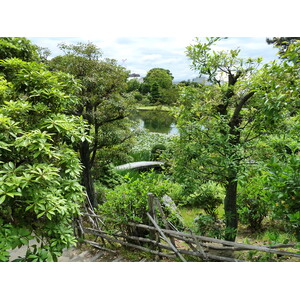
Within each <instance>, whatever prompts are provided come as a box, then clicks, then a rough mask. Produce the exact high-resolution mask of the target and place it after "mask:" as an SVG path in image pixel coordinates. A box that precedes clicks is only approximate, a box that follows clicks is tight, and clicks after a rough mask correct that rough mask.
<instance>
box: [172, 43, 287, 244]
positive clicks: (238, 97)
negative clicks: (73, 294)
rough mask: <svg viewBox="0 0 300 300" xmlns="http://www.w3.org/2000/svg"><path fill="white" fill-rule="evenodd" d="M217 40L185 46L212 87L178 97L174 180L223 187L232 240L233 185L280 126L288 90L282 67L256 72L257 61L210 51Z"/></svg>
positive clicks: (187, 90) (236, 53)
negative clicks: (259, 144) (259, 143)
mask: <svg viewBox="0 0 300 300" xmlns="http://www.w3.org/2000/svg"><path fill="white" fill-rule="evenodd" d="M219 40H220V39H219V38H208V39H207V40H206V42H202V41H201V40H200V39H197V41H196V44H195V45H191V46H189V47H187V55H188V57H189V58H190V59H191V61H192V66H193V69H194V70H196V71H198V72H199V73H200V76H201V75H207V76H208V79H209V81H210V82H211V85H206V86H203V87H202V88H200V89H199V88H198V89H195V88H192V87H186V88H184V89H183V91H182V93H181V95H182V96H181V100H180V104H181V105H180V106H179V109H178V112H177V118H178V127H179V130H180V137H179V141H178V145H179V146H178V148H177V151H179V153H178V155H175V156H174V160H175V170H176V171H177V174H178V176H180V177H184V178H185V181H186V182H187V183H188V184H190V182H191V181H194V182H195V180H197V179H198V182H199V180H200V181H202V182H203V181H208V180H213V181H216V182H219V183H222V184H223V185H224V187H225V190H226V196H225V199H224V210H225V220H226V234H225V238H226V239H227V240H235V237H236V231H237V226H238V214H237V206H236V200H237V186H238V181H239V178H240V176H242V175H243V172H244V170H245V169H246V168H247V162H248V161H247V159H249V157H251V151H252V143H253V142H254V141H255V140H257V139H258V138H259V137H260V136H262V135H264V136H265V135H266V134H268V133H270V132H275V130H276V129H277V128H278V127H280V120H281V119H282V118H284V116H285V113H286V110H285V107H286V105H287V103H288V102H290V101H291V98H289V94H290V92H291V89H292V88H291V85H290V84H288V85H287V84H286V83H287V69H286V68H283V67H282V66H281V65H278V64H276V63H273V64H272V65H271V66H268V65H265V66H263V67H262V68H260V69H258V66H259V65H260V63H261V60H262V59H261V58H259V59H251V58H249V59H241V58H239V50H230V51H228V52H226V51H218V52H217V51H214V50H213V49H212V48H213V45H214V44H215V43H216V42H218V41H219ZM285 67H287V66H285ZM283 71H284V72H283ZM287 99H289V100H287ZM287 101H288V102H287Z"/></svg>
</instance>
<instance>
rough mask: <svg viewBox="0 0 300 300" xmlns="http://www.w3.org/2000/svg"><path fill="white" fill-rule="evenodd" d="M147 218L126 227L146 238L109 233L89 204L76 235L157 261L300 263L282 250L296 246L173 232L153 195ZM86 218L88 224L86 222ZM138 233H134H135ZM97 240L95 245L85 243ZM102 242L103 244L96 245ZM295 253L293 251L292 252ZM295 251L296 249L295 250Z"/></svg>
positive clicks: (103, 245)
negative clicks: (249, 256) (268, 258)
mask: <svg viewBox="0 0 300 300" xmlns="http://www.w3.org/2000/svg"><path fill="white" fill-rule="evenodd" d="M148 207H149V210H148V212H147V217H148V219H149V224H138V223H132V222H129V223H127V224H126V226H129V227H131V228H132V229H136V228H140V229H143V230H147V231H148V232H149V234H148V235H147V236H146V237H144V236H143V237H141V236H135V235H130V234H125V233H124V232H122V231H117V230H116V231H114V232H111V230H108V228H106V225H105V222H104V220H103V218H102V217H101V216H99V215H97V214H96V213H95V212H94V210H93V208H92V206H91V205H90V203H88V205H87V206H86V212H84V213H83V214H82V217H79V218H78V219H77V221H76V224H75V228H76V234H77V235H78V236H80V237H81V238H82V240H83V241H84V242H85V243H88V244H90V245H91V246H93V247H95V248H97V249H100V250H103V251H109V252H115V250H112V249H110V248H107V245H106V243H109V244H110V245H114V244H115V243H116V244H120V245H123V246H126V247H130V248H134V249H138V250H141V251H145V252H149V253H151V254H153V255H155V257H156V260H160V259H162V258H163V257H166V258H167V259H169V260H174V261H178V260H180V261H182V262H186V261H187V260H189V261H219V262H245V261H246V260H241V259H238V258H236V255H235V252H236V251H237V252H238V251H256V252H258V253H260V252H262V253H270V254H274V255H276V256H287V257H293V258H295V259H296V260H299V261H300V254H298V253H295V252H291V251H284V250H282V249H283V248H293V247H294V246H295V244H278V245H272V246H257V245H250V244H242V243H236V242H230V241H226V240H221V239H216V238H211V237H206V236H200V235H195V234H194V233H193V232H192V231H191V230H186V231H185V232H180V231H178V230H172V229H171V227H170V225H169V223H168V221H167V219H166V217H165V214H164V212H163V209H162V207H161V204H160V202H159V201H158V199H157V198H156V197H155V196H154V195H153V194H148ZM156 208H157V209H158V211H159V212H160V218H162V222H161V223H162V224H164V228H162V227H161V226H159V224H158V223H159V222H158V216H157V214H156ZM83 217H84V219H85V220H83ZM132 232H135V230H132ZM86 236H88V237H91V236H92V237H94V239H95V240H94V241H91V240H90V239H86ZM98 238H100V240H101V242H100V241H97V240H98ZM293 250H294V249H293ZM295 250H296V249H295Z"/></svg>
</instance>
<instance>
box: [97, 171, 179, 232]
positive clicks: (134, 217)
mask: <svg viewBox="0 0 300 300" xmlns="http://www.w3.org/2000/svg"><path fill="white" fill-rule="evenodd" d="M126 179H127V182H125V183H123V184H121V185H119V186H116V187H115V189H114V190H110V191H107V193H106V195H105V197H106V202H104V203H103V204H102V205H100V206H99V207H98V211H99V213H100V214H101V215H102V216H104V217H105V222H106V224H108V225H109V227H110V228H112V229H113V228H119V229H121V230H122V231H123V232H124V233H126V234H138V235H139V236H144V235H145V234H146V233H148V232H145V231H143V230H139V229H136V230H135V231H134V232H133V231H132V228H131V227H130V226H128V225H127V224H128V222H137V223H144V224H149V219H148V217H147V212H148V193H153V194H154V195H155V196H156V197H157V198H158V199H159V200H160V199H161V198H162V197H163V196H164V195H166V194H168V192H169V190H171V189H172V183H171V182H169V181H168V180H166V179H165V178H164V176H163V175H162V174H156V173H153V172H150V173H141V174H140V175H139V177H138V178H137V179H134V178H128V177H127V178H126ZM160 201H161V200H160ZM161 203H162V201H161ZM163 209H164V212H165V214H166V216H167V218H170V219H171V221H172V222H174V216H171V214H170V212H169V210H168V209H167V208H166V207H163ZM157 213H158V214H159V212H157ZM160 224H161V225H162V223H160ZM175 225H176V224H175Z"/></svg>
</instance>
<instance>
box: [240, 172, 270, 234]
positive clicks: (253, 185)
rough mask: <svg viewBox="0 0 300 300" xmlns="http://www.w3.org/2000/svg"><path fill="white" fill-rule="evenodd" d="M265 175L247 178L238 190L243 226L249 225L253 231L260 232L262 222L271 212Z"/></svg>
mask: <svg viewBox="0 0 300 300" xmlns="http://www.w3.org/2000/svg"><path fill="white" fill-rule="evenodd" d="M264 179H265V175H263V174H262V173H261V174H260V175H256V176H253V177H252V178H247V180H245V183H244V184H243V185H240V186H239V190H238V199H237V204H238V214H239V219H240V221H241V223H242V224H245V225H248V227H249V229H250V230H251V231H254V232H256V231H260V230H261V229H262V221H263V220H264V218H265V217H266V216H267V214H268V211H269V203H268V201H267V200H268V199H267V196H266V189H265V181H264Z"/></svg>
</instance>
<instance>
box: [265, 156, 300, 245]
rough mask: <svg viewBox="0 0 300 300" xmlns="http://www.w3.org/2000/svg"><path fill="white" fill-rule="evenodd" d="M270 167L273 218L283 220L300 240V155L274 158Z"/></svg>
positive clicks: (268, 185)
mask: <svg viewBox="0 0 300 300" xmlns="http://www.w3.org/2000/svg"><path fill="white" fill-rule="evenodd" d="M268 167H269V177H268V181H267V188H268V191H269V199H270V203H271V205H272V212H273V218H275V219H279V220H281V221H283V222H284V223H285V225H286V229H287V230H288V231H289V232H291V233H293V234H294V236H295V237H296V238H297V239H298V240H300V177H299V173H300V158H299V155H296V154H293V155H290V156H289V157H288V159H287V160H286V161H281V160H278V159H276V158H273V160H272V162H271V163H270V164H269V165H268Z"/></svg>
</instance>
